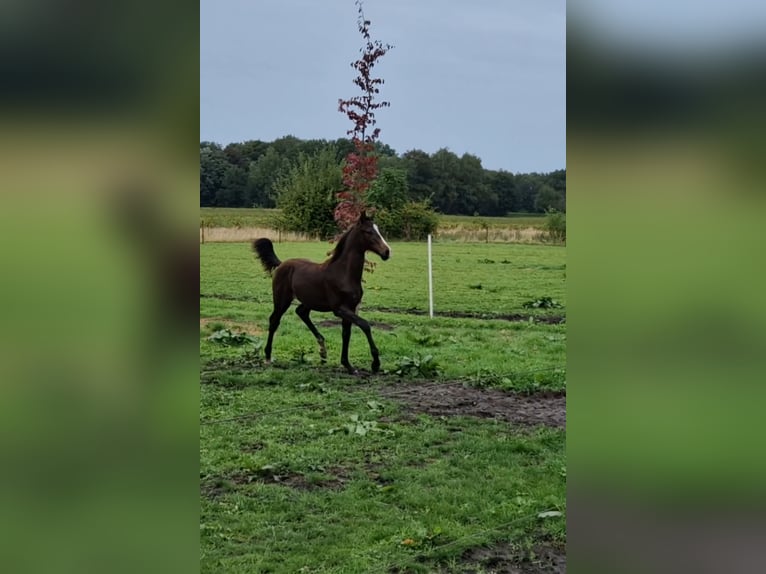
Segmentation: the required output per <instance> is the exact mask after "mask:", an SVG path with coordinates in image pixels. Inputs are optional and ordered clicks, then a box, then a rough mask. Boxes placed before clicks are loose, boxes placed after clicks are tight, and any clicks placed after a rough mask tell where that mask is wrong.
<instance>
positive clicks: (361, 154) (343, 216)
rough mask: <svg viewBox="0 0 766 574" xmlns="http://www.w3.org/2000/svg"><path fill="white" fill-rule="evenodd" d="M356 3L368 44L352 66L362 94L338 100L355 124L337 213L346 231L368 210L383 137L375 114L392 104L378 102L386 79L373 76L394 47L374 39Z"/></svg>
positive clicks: (358, 22)
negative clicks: (378, 152) (378, 64)
mask: <svg viewBox="0 0 766 574" xmlns="http://www.w3.org/2000/svg"><path fill="white" fill-rule="evenodd" d="M355 4H356V7H357V14H358V18H357V25H358V28H359V33H360V34H361V35H362V38H363V39H364V41H365V45H364V47H362V48H360V50H359V51H360V52H361V54H362V56H361V57H360V58H359V59H358V60H356V61H354V62H352V63H351V67H352V68H354V69H355V70H356V71H357V72H358V76H357V77H356V78H355V79H354V84H356V85H357V86H358V87H359V88H360V89H361V90H362V95H360V96H354V97H352V98H349V99H348V100H343V99H340V100H338V111H340V112H341V113H344V114H346V115H347V116H348V119H350V120H351V121H352V122H353V124H354V127H353V128H352V129H350V130H348V131H347V132H346V133H347V134H348V135H349V136H351V141H352V142H353V144H354V151H353V152H351V153H349V154H348V156H346V162H345V165H344V166H343V186H344V189H343V191H341V192H339V193H338V194H337V197H338V205H337V207H336V208H335V214H334V215H335V221H336V223H337V224H338V226H339V227H340V228H341V230H343V231H345V230H346V229H348V228H349V227H350V226H351V225H352V224H353V223H355V222H356V221H357V219H359V216H360V215H361V213H362V211H364V210H365V209H366V208H367V204H366V195H367V191H368V190H369V188H370V186H371V185H372V182H373V181H375V178H376V177H377V175H378V156H377V154H376V153H375V143H376V142H377V141H378V138H379V137H380V128H377V127H374V126H375V124H376V123H377V122H376V120H375V112H376V110H378V109H380V108H385V107H388V106H390V105H391V104H390V103H389V102H385V101H376V99H375V96H376V95H377V94H379V93H380V86H381V85H382V84H383V79H382V78H374V77H372V69H373V67H374V66H375V64H376V63H377V62H378V60H379V59H380V58H382V57H383V56H384V55H385V54H386V52H388V51H389V50H390V49H391V48H393V46H392V45H391V44H383V43H382V42H380V41H379V40H373V39H372V38H371V36H370V21H369V20H367V19H365V17H364V10H363V6H362V0H356V2H355Z"/></svg>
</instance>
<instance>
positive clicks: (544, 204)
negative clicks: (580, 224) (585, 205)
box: [535, 183, 566, 212]
mask: <svg viewBox="0 0 766 574" xmlns="http://www.w3.org/2000/svg"><path fill="white" fill-rule="evenodd" d="M565 209H566V205H565V203H564V194H563V193H562V192H560V191H558V190H556V189H553V188H552V187H551V186H550V185H548V184H547V183H544V184H542V185H541V186H540V188H539V189H538V190H537V197H536V198H535V211H549V210H553V211H558V212H561V211H565Z"/></svg>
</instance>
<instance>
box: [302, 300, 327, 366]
mask: <svg viewBox="0 0 766 574" xmlns="http://www.w3.org/2000/svg"><path fill="white" fill-rule="evenodd" d="M295 312H296V313H297V314H298V317H300V318H301V320H302V321H303V322H304V323H306V327H308V328H309V331H311V333H312V334H313V335H314V337H316V340H317V343H319V357H320V359H321V360H322V362H323V363H326V362H327V347H325V344H324V337H323V336H322V334H321V333H320V332H319V331H318V330H317V328H316V326H315V325H314V323H313V322H312V321H311V317H309V314H310V313H311V309H309V308H308V307H306V305H304V304H303V303H301V304H300V305H298V308H297V309H296V310H295Z"/></svg>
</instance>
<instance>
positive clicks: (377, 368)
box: [372, 361, 380, 373]
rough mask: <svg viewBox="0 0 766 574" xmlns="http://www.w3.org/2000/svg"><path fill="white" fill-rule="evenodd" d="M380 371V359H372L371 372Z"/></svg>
mask: <svg viewBox="0 0 766 574" xmlns="http://www.w3.org/2000/svg"><path fill="white" fill-rule="evenodd" d="M378 371H380V361H373V362H372V372H373V373H377V372H378Z"/></svg>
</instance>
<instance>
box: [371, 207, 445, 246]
mask: <svg viewBox="0 0 766 574" xmlns="http://www.w3.org/2000/svg"><path fill="white" fill-rule="evenodd" d="M375 221H376V223H377V224H378V226H379V227H380V229H381V231H383V233H384V234H385V235H386V236H387V237H390V238H391V239H406V240H410V241H412V240H419V239H425V238H426V237H427V236H428V234H429V233H434V232H435V231H436V228H437V226H438V224H439V219H438V218H437V216H436V213H434V211H433V210H432V209H431V206H430V205H429V204H428V202H427V201H418V202H415V201H410V202H407V203H405V204H403V205H402V206H401V207H400V208H398V209H380V210H378V211H377V212H376V213H375Z"/></svg>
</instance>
